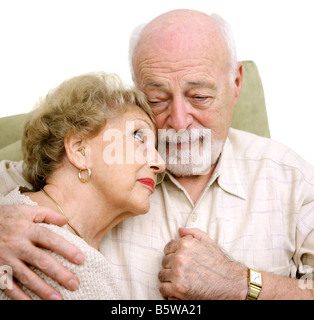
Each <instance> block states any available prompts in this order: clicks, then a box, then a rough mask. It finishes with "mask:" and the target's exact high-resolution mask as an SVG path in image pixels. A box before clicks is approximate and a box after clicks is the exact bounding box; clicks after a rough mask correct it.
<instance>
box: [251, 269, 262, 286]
mask: <svg viewBox="0 0 314 320" xmlns="http://www.w3.org/2000/svg"><path fill="white" fill-rule="evenodd" d="M250 280H251V282H253V283H255V284H257V285H258V286H261V285H262V275H261V274H260V273H259V272H256V271H254V270H252V269H251V270H250Z"/></svg>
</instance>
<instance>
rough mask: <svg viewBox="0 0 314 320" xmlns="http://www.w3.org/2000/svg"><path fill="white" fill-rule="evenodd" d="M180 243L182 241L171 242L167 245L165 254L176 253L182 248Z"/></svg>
mask: <svg viewBox="0 0 314 320" xmlns="http://www.w3.org/2000/svg"><path fill="white" fill-rule="evenodd" d="M179 243H180V240H171V241H170V242H168V243H167V244H166V245H165V248H164V253H165V254H166V255H167V254H171V253H174V252H176V251H177V250H178V249H179V247H180V245H179Z"/></svg>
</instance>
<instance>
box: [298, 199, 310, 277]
mask: <svg viewBox="0 0 314 320" xmlns="http://www.w3.org/2000/svg"><path fill="white" fill-rule="evenodd" d="M294 262H295V265H296V267H297V273H298V276H299V277H300V278H301V279H309V280H310V279H314V201H311V202H310V203H308V204H306V205H303V207H302V209H301V212H300V216H299V220H298V224H297V230H296V251H295V255H294Z"/></svg>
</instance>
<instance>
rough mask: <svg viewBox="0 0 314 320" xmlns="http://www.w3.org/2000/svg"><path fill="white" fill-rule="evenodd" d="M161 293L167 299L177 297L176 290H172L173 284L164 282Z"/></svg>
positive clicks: (161, 284) (161, 285)
mask: <svg viewBox="0 0 314 320" xmlns="http://www.w3.org/2000/svg"><path fill="white" fill-rule="evenodd" d="M159 292H160V293H161V294H162V296H163V297H165V298H168V297H174V296H175V293H174V290H173V288H172V283H171V282H162V283H160V285H159Z"/></svg>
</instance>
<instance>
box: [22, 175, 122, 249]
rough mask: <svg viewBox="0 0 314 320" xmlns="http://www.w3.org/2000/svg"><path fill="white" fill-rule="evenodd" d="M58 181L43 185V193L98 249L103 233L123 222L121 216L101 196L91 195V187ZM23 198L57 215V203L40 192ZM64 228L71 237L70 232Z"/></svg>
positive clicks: (93, 191)
mask: <svg viewBox="0 0 314 320" xmlns="http://www.w3.org/2000/svg"><path fill="white" fill-rule="evenodd" d="M58 180H59V179H55V180H53V181H51V182H50V183H47V184H46V185H45V187H44V190H45V191H46V193H47V194H48V195H49V196H50V197H51V198H52V199H54V201H55V202H56V203H57V204H58V205H59V206H60V208H61V210H62V211H63V212H64V215H65V216H66V217H67V218H68V219H69V222H70V224H71V225H72V226H73V227H74V228H75V229H76V230H77V231H78V232H79V234H80V235H81V237H82V238H83V239H84V240H85V241H86V242H87V243H88V244H89V245H90V246H92V247H94V248H96V249H97V250H98V248H99V245H100V241H101V239H102V237H103V236H104V234H105V233H106V232H108V231H109V230H111V229H112V228H113V227H114V226H115V225H116V224H118V223H119V222H120V221H121V220H123V216H124V215H123V213H121V212H119V210H118V209H117V208H112V207H109V205H108V204H107V203H106V200H105V197H101V196H100V195H99V194H98V193H97V192H95V190H94V189H93V187H92V185H88V183H86V184H84V185H82V183H81V182H79V181H78V183H77V182H75V183H73V181H72V183H71V184H67V182H66V181H67V179H62V180H63V181H58ZM68 181H71V180H68ZM27 195H28V196H29V197H30V198H31V199H32V200H33V201H35V202H37V203H38V204H39V205H42V206H47V207H50V208H51V209H53V210H55V211H57V212H58V213H60V214H61V212H60V210H59V208H58V206H57V204H56V203H55V202H54V201H52V200H51V199H50V198H49V197H48V196H47V195H46V194H45V193H44V192H42V191H38V192H35V193H28V194H27ZM67 226H68V228H69V230H70V231H71V232H73V233H74V234H75V232H74V230H73V229H72V228H71V227H70V226H69V225H67Z"/></svg>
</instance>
